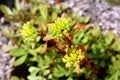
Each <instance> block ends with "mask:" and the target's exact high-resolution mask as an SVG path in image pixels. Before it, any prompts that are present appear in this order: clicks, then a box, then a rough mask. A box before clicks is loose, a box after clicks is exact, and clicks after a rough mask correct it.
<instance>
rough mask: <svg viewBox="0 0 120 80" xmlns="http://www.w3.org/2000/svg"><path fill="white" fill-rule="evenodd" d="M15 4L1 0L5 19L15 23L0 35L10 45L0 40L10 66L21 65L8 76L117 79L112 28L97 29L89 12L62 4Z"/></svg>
mask: <svg viewBox="0 0 120 80" xmlns="http://www.w3.org/2000/svg"><path fill="white" fill-rule="evenodd" d="M28 3H31V4H32V7H30V8H20V5H19V1H18V0H16V3H15V8H14V9H13V10H10V9H9V8H8V7H6V6H4V5H1V6H0V9H1V10H2V11H3V13H4V14H5V19H6V21H8V22H10V23H16V25H15V26H14V27H13V30H12V31H9V30H8V29H7V28H5V29H4V30H3V31H4V35H6V36H7V37H8V38H10V39H11V40H13V42H14V44H15V46H13V47H12V46H11V47H10V46H3V47H4V51H8V52H10V54H11V55H12V56H15V57H16V60H15V62H14V67H15V69H16V67H19V66H21V65H22V66H23V65H25V66H27V71H26V72H28V73H27V74H26V76H23V75H18V74H19V73H21V72H24V67H23V68H22V69H21V70H20V71H17V72H18V74H13V75H11V80H26V79H27V80H80V79H81V80H119V78H120V54H119V53H120V40H119V38H117V37H116V36H115V35H114V34H113V33H112V31H109V32H108V33H107V34H106V35H103V34H102V32H101V29H100V27H99V26H98V25H97V24H96V25H94V26H92V25H91V24H90V23H89V20H90V18H89V17H88V16H86V17H77V15H76V16H72V14H71V13H69V9H67V7H65V6H64V5H60V4H55V5H53V6H51V5H49V4H48V3H46V2H45V1H43V0H41V1H40V0H35V1H34V0H29V2H26V4H28Z"/></svg>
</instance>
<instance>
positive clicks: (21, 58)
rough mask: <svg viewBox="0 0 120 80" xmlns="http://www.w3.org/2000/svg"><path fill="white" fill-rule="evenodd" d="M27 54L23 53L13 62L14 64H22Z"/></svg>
mask: <svg viewBox="0 0 120 80" xmlns="http://www.w3.org/2000/svg"><path fill="white" fill-rule="evenodd" d="M27 56H28V55H23V56H21V57H19V58H18V59H17V60H16V61H15V62H14V66H19V65H21V64H23V63H24V62H25V60H26V59H27Z"/></svg>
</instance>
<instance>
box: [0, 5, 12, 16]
mask: <svg viewBox="0 0 120 80" xmlns="http://www.w3.org/2000/svg"><path fill="white" fill-rule="evenodd" d="M0 10H1V11H2V12H3V13H4V14H5V15H12V11H11V10H10V8H9V7H7V6H6V5H0Z"/></svg>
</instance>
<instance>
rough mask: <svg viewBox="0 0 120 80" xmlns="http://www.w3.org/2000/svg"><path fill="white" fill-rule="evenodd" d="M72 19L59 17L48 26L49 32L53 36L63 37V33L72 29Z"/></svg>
mask: <svg viewBox="0 0 120 80" xmlns="http://www.w3.org/2000/svg"><path fill="white" fill-rule="evenodd" d="M71 24H72V20H71V18H59V19H57V20H56V21H55V23H52V24H50V26H49V27H48V34H49V35H52V37H53V38H56V39H59V40H61V39H63V37H64V36H63V34H62V32H63V33H64V34H65V33H67V32H68V31H70V29H71Z"/></svg>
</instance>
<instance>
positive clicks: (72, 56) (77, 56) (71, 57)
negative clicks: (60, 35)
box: [62, 47, 84, 67]
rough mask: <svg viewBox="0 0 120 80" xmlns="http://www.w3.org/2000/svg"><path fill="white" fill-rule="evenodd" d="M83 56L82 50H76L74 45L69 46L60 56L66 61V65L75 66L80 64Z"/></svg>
mask: <svg viewBox="0 0 120 80" xmlns="http://www.w3.org/2000/svg"><path fill="white" fill-rule="evenodd" d="M83 58H84V52H82V51H81V50H77V49H76V48H75V47H72V48H69V49H68V51H67V53H66V55H65V56H64V57H63V58H62V60H63V62H64V63H66V67H71V66H73V67H75V66H76V65H79V64H80V61H81V60H82V59H83Z"/></svg>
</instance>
